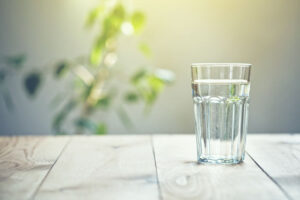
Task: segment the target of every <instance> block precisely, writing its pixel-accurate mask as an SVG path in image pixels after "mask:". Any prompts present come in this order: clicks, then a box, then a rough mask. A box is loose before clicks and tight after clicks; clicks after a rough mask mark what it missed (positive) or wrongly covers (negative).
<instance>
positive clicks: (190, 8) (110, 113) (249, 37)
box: [0, 0, 300, 135]
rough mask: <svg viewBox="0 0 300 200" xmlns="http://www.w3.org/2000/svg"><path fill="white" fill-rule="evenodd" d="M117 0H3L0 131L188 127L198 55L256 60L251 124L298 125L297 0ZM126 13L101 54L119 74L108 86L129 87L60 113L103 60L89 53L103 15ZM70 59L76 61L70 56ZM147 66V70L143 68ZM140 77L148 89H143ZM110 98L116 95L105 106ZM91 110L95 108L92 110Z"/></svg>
mask: <svg viewBox="0 0 300 200" xmlns="http://www.w3.org/2000/svg"><path fill="white" fill-rule="evenodd" d="M119 2H121V5H122V6H124V8H123V7H122V8H120V7H117V9H119V10H114V9H116V5H119V3H118V2H114V1H110V2H109V3H108V1H99V0H98V1H96V0H91V1H86V0H45V1H37V0H26V1H18V0H1V1H0V57H1V62H0V69H1V73H0V79H1V82H0V84H1V87H0V89H1V94H2V96H1V99H0V134H1V135H21V134H34V135H41V134H53V133H55V132H58V133H64V131H66V132H68V130H69V131H70V133H73V132H76V131H77V132H78V131H83V132H90V131H91V130H95V133H98V134H103V133H109V134H125V133H136V134H137V133H138V134H145V133H192V132H193V131H194V118H193V106H192V98H191V85H190V81H191V77H190V76H191V75H190V65H191V63H193V62H246V63H251V64H253V68H252V74H251V81H252V83H251V106H250V116H249V118H250V119H249V132H250V133H294V132H300V123H299V117H300V106H299V104H298V101H299V99H300V88H299V81H298V77H299V75H300V66H299V63H300V56H299V52H300V2H299V1H298V0H278V1H274V0H265V1H260V0H252V1H238V0H228V1H217V0H209V1H208V0H205V1H201V0H185V1H173V0H162V1H153V0H132V1H130V0H127V1H119ZM99 5H101V6H100V7H99ZM103 5H104V6H103ZM124 10H125V11H124ZM98 11H99V13H100V14H99V16H100V15H102V18H101V16H100V17H99V21H98V22H95V23H96V25H95V27H94V28H93V27H91V28H87V27H86V26H87V23H89V22H87V20H90V23H91V24H92V23H94V22H93V15H94V16H95V15H97V17H98V14H96V13H97V12H98ZM136 11H138V12H136ZM123 12H124V13H125V15H126V16H127V15H128V16H130V17H129V18H130V19H132V20H133V21H131V22H132V23H131V22H130V23H127V22H126V20H128V19H129V18H126V17H125V18H126V19H125V18H124V20H125V21H124V23H125V22H126V23H125V24H124V23H123V21H122V22H121V23H120V27H118V28H120V30H119V29H118V30H117V31H119V32H120V34H118V35H117V36H114V37H112V38H108V39H107V38H106V39H107V41H105V42H106V43H105V45H106V46H105V47H103V48H106V49H104V50H105V51H104V52H105V53H103V54H101V56H102V58H100V59H103V61H104V62H102V65H103V66H102V65H101V66H102V68H103V70H104V73H103V74H106V71H109V74H115V75H114V76H113V78H111V77H110V76H109V78H108V79H109V80H111V79H114V81H113V83H110V82H109V84H106V90H107V91H110V88H114V89H116V91H119V90H121V89H122V91H125V92H123V93H124V94H123V93H122V94H121V93H118V95H116V96H114V95H113V94H112V95H111V96H110V93H103V94H102V93H101V95H99V98H98V97H97V98H98V99H97V101H99V102H98V103H100V104H99V105H100V107H99V108H98V107H97V108H96V107H93V106H91V105H88V107H87V105H86V101H88V100H87V99H88V98H90V96H89V97H87V99H83V97H80V99H79V100H78V99H77V100H76V102H79V103H80V105H79V104H74V105H73V107H74V110H72V112H70V113H69V115H68V118H67V119H65V120H61V118H63V117H65V116H61V115H59V113H60V111H63V113H64V112H65V110H66V105H67V104H68V103H67V102H66V101H67V99H69V96H70V95H74V94H77V93H76V92H77V90H78V91H79V93H80V92H81V93H80V94H82V91H84V92H85V93H84V94H86V91H87V90H88V88H90V87H89V85H88V84H89V83H90V81H89V78H86V76H85V77H80V76H79V79H80V78H82V80H83V82H85V84H86V85H84V84H83V85H84V86H81V87H82V88H83V89H82V91H81V90H79V89H74V85H76V83H74V82H76V80H75V79H77V78H74V77H75V75H76V73H81V74H86V72H87V73H89V74H92V78H91V79H92V80H94V79H97V74H99V69H100V68H101V66H100V65H99V63H97V58H96V59H95V58H91V55H90V54H92V53H91V51H92V52H93V51H94V50H95V51H94V53H95V52H96V53H97V48H96V47H99V45H100V44H99V38H98V35H99V34H100V35H101V33H102V35H103V29H105V26H103V24H105V23H106V22H105V19H107V18H108V17H107V16H108V15H110V14H111V13H112V14H116V15H117V16H120V13H121V18H122V13H123ZM126 13H127V14H126ZM134 13H136V15H134ZM111 17H114V16H113V15H111ZM122 20H123V18H122ZM103 22H104V23H103ZM107 23H109V22H107ZM99 24H100V26H98V25H99ZM88 25H89V24H88ZM91 26H92V25H91ZM140 26H143V27H142V28H143V31H140V30H139V29H140ZM135 32H136V33H137V34H135ZM126 34H127V35H126ZM115 37H117V38H118V39H117V40H116V41H117V47H113V48H112V47H111V45H110V44H109V43H110V42H111V41H112V43H113V44H114V42H116V41H115ZM112 39H113V40H112ZM97 41H98V46H97ZM141 42H142V43H141ZM107 45H108V46H109V47H108V46H107ZM113 46H114V45H113ZM95 48H96V49H95ZM101 48H102V46H101ZM98 50H99V49H98ZM107 52H108V53H110V52H112V54H108V53H107ZM98 53H99V52H98ZM81 55H90V57H89V59H90V60H89V61H86V59H85V58H82V60H80V58H81V57H80V56H81ZM96 56H97V55H96ZM101 56H100V57H101ZM75 58H76V59H77V58H78V59H77V60H76V59H75ZM93 59H94V60H93ZM66 60H67V61H66ZM74 60H76V62H75V64H70V63H73V61H74ZM98 61H99V62H100V60H98ZM106 61H107V62H108V64H107V63H106ZM87 62H88V64H87ZM103 63H104V64H103ZM79 65H80V66H81V65H83V66H84V69H82V67H81V68H80V67H78V66H79ZM85 65H94V66H93V67H90V68H89V67H85ZM111 65H112V66H113V67H115V68H114V69H112V68H111ZM49 66H50V67H49ZM68 66H72V67H73V68H72V70H70V71H72V73H69V74H68V73H67V75H65V76H64V77H62V78H60V79H59V80H58V78H57V77H56V76H60V73H61V71H63V70H64V69H65V68H67V67H68ZM95 66H96V67H95ZM99 66H100V67H99ZM145 66H147V67H146V68H145V69H147V70H148V71H147V72H145V70H144V71H143V69H144V67H145ZM52 67H53V68H52ZM69 68H70V69H71V67H69ZM102 68H101V69H102ZM85 69H86V70H87V71H85ZM115 69H116V70H115ZM160 69H163V70H160ZM105 70H106V71H105ZM53 73H54V75H53ZM72 74H73V75H72ZM74 74H75V75H74ZM100 74H101V73H100ZM93 75H95V77H94V79H93ZM87 77H90V76H89V75H87ZM126 77H127V78H126ZM138 78H140V79H138ZM121 79H122V81H123V82H121ZM123 79H124V80H123ZM100 80H101V78H100ZM119 80H120V82H118V81H119ZM139 80H140V82H139ZM144 80H146V81H145V83H146V84H148V85H146V86H145V87H147V88H148V89H149V91H150V94H148V93H145V92H143V91H146V90H143V89H142V90H141V89H140V85H139V84H144V82H143V81H144ZM70 83H72V86H70ZM79 84H80V83H79ZM81 84H82V83H81ZM110 84H113V85H114V86H113V87H110ZM107 85H109V87H108V86H107ZM76 87H80V86H76ZM141 87H143V86H141ZM92 89H93V88H92ZM114 89H111V90H114ZM95 91H96V90H95ZM126 91H133V92H126ZM8 94H9V95H8ZM58 94H60V96H59V95H58ZM104 94H105V95H106V96H105V95H104ZM57 95H58V96H57ZM58 99H59V103H57V102H58ZM111 99H118V100H116V101H115V103H114V104H113V103H112V104H107V102H110V100H111ZM122 99H123V100H122ZM124 99H125V100H124ZM91 102H92V101H91ZM53 104H56V105H53ZM71 105H72V104H71ZM97 105H98V104H97ZM79 106H81V107H79ZM101 106H103V107H101ZM105 106H106V107H105ZM121 106H122V108H121ZM69 107H72V106H70V104H69ZM73 107H72V108H73ZM104 107H105V109H104ZM102 108H103V109H102ZM120 108H121V109H120ZM64 109H65V110H64ZM89 109H97V112H96V113H90V111H89ZM82 110H83V114H82ZM75 116H79V118H78V119H75V118H76V117H75ZM82 116H84V118H83V117H82ZM59 117H60V118H59ZM87 117H88V118H89V119H92V120H91V121H88V120H87ZM57 118H59V119H57ZM73 118H74V119H73ZM55 120H56V121H55ZM59 120H61V121H59ZM58 121H59V124H60V126H62V127H63V128H61V129H59V130H57V129H58V128H57V127H55V122H56V123H57V124H58ZM100 122H101V123H100ZM74 123H75V124H76V126H74ZM57 124H56V125H57ZM128 124H129V125H128ZM78 128H79V129H78Z"/></svg>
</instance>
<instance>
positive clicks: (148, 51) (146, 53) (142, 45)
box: [139, 43, 152, 58]
mask: <svg viewBox="0 0 300 200" xmlns="http://www.w3.org/2000/svg"><path fill="white" fill-rule="evenodd" d="M139 50H140V51H141V52H142V53H143V54H144V56H146V57H147V58H150V57H151V55H152V52H151V49H150V47H149V46H148V45H147V44H146V43H140V44H139Z"/></svg>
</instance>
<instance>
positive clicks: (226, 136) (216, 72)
mask: <svg viewBox="0 0 300 200" xmlns="http://www.w3.org/2000/svg"><path fill="white" fill-rule="evenodd" d="M250 70H251V64H244V63H194V64H192V90H193V101H194V114H195V132H196V139H197V159H198V163H228V164H235V163H240V162H241V161H243V159H244V155H245V144H246V134H247V124H248V108H249V92H250Z"/></svg>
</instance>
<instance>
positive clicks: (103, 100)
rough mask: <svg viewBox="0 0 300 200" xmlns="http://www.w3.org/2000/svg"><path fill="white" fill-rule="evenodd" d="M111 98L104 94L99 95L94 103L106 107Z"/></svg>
mask: <svg viewBox="0 0 300 200" xmlns="http://www.w3.org/2000/svg"><path fill="white" fill-rule="evenodd" d="M111 100H112V96H110V95H105V96H103V97H101V98H100V99H99V100H98V102H97V103H96V106H98V107H102V108H108V107H109V105H110V103H111Z"/></svg>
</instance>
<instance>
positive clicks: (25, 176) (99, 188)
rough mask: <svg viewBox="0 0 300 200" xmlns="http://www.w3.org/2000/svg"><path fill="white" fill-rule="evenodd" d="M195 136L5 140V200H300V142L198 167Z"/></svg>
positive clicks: (1, 147) (285, 140)
mask: <svg viewBox="0 0 300 200" xmlns="http://www.w3.org/2000/svg"><path fill="white" fill-rule="evenodd" d="M195 160H196V145H195V138H194V135H153V136H151V135H116V136H57V137H53V136H48V137H42V136H40V137H33V136H29V137H0V199H1V200H10V199H18V200H19V199H55V200H57V199H62V200H66V199H72V200H73V199H85V200H86V199H97V200H98V199H100V200H102V199H103V200H106V199H108V200H110V199H128V200H136V199H137V200H143V199H151V200H152V199H153V200H169V199H189V200H191V199H225V200H227V199H238V200H240V199H251V200H253V199H254V200H255V199H272V200H274V199H300V135H290V134H284V135H283V134H281V135H248V139H247V155H246V158H245V161H244V163H242V164H239V165H198V164H196V162H195Z"/></svg>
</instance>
